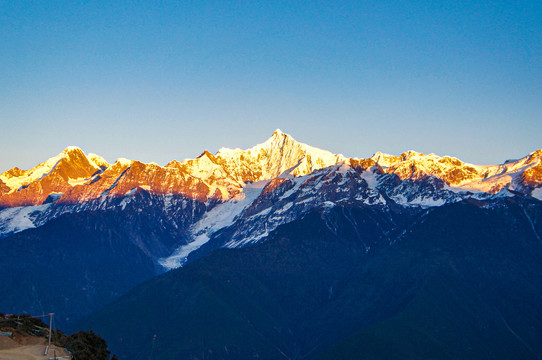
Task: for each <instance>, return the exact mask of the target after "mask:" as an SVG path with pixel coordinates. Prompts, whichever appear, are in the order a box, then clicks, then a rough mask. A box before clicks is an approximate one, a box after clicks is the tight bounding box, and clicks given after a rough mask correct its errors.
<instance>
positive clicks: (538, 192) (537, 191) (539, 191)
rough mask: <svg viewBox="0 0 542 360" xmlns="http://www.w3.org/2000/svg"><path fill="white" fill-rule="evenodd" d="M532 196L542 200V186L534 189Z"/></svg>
mask: <svg viewBox="0 0 542 360" xmlns="http://www.w3.org/2000/svg"><path fill="white" fill-rule="evenodd" d="M531 196H532V197H534V198H536V199H538V200H542V188H538V189H534V190H533V192H532V193H531Z"/></svg>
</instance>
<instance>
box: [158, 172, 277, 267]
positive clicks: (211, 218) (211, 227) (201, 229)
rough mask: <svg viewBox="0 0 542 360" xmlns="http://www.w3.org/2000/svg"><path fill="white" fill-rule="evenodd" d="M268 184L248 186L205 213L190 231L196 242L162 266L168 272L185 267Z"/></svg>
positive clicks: (182, 248)
mask: <svg viewBox="0 0 542 360" xmlns="http://www.w3.org/2000/svg"><path fill="white" fill-rule="evenodd" d="M268 183H269V180H264V181H258V182H255V183H252V184H248V185H247V186H246V187H245V188H244V189H243V192H242V193H240V194H238V195H237V196H236V197H235V198H233V199H231V200H229V201H227V202H224V203H222V204H219V205H217V206H215V207H214V208H212V209H211V210H210V211H208V212H207V213H205V215H203V218H201V220H199V221H198V222H197V223H195V224H194V225H192V227H191V229H190V230H191V232H192V235H193V236H194V241H192V242H191V243H189V244H186V245H183V246H181V247H180V248H178V249H177V250H175V251H174V252H173V254H172V255H171V256H168V257H166V258H162V259H160V260H159V263H160V265H162V266H163V267H165V268H166V269H168V270H171V269H175V268H178V267H181V266H183V264H184V263H185V262H186V259H187V257H188V255H189V254H190V253H191V252H192V251H194V250H196V249H198V248H199V247H200V246H202V245H203V244H205V243H206V242H207V241H209V240H210V238H211V236H212V235H213V233H214V232H216V231H217V230H220V229H222V228H225V227H227V226H230V225H231V224H233V222H234V220H235V218H236V217H237V216H239V215H240V214H241V213H242V212H243V210H244V209H245V208H246V207H248V206H249V205H250V204H252V202H253V201H254V200H256V198H257V197H258V196H259V195H260V194H261V192H262V190H263V188H264V187H265V186H266V185H267V184H268Z"/></svg>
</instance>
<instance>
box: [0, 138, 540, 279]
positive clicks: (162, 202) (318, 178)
mask: <svg viewBox="0 0 542 360" xmlns="http://www.w3.org/2000/svg"><path fill="white" fill-rule="evenodd" d="M142 195H145V196H142ZM509 196H524V197H533V198H536V199H539V200H542V150H537V151H534V152H532V153H530V154H528V155H527V156H525V157H523V158H521V159H518V160H514V161H507V162H505V163H504V164H501V165H489V166H482V165H473V164H468V163H464V162H462V161H460V160H458V159H456V158H453V157H449V156H444V157H440V156H437V155H434V154H429V155H424V154H421V153H417V152H414V151H408V152H405V153H403V154H400V155H398V156H394V155H388V154H383V153H376V154H375V155H373V156H372V157H370V158H367V159H357V158H347V157H345V156H343V155H340V154H332V153H330V152H328V151H325V150H320V149H317V148H314V147H311V146H308V145H306V144H302V143H299V142H297V141H296V140H294V139H293V138H292V137H291V136H290V135H287V134H285V133H283V132H281V131H280V130H276V131H275V132H274V133H273V135H272V136H271V137H270V138H269V139H268V140H267V141H265V142H264V143H262V144H259V145H256V146H254V147H252V148H250V149H247V150H241V149H225V148H223V149H220V150H219V151H218V152H217V153H216V154H211V153H209V152H208V151H204V152H203V153H202V154H201V155H200V156H198V157H197V158H195V159H187V160H184V161H182V162H179V161H172V162H170V163H168V164H167V165H166V166H159V165H157V164H155V163H149V164H145V163H142V162H139V161H133V160H127V159H118V160H117V161H116V162H114V163H113V164H109V163H108V162H107V161H106V160H104V159H103V158H102V157H100V156H98V155H95V154H85V153H84V152H83V151H82V150H81V149H79V148H77V147H68V148H66V149H65V150H64V151H62V152H61V153H60V154H59V155H57V156H55V157H52V158H50V159H49V160H47V161H45V162H43V163H41V164H39V165H37V166H36V167H34V168H32V169H30V170H21V169H19V168H13V169H10V170H8V171H6V172H4V173H2V174H1V175H0V208H1V209H2V210H1V211H0V237H6V236H8V235H10V234H13V233H16V232H20V231H22V230H25V229H28V228H33V227H38V226H41V225H43V224H45V223H47V222H48V221H50V220H52V219H54V218H57V217H58V216H60V215H61V214H64V213H74V212H80V211H106V210H111V209H114V210H117V211H123V210H124V209H125V208H126V207H127V206H130V207H133V208H135V209H138V211H145V209H148V208H149V207H153V208H154V209H159V212H160V213H161V214H162V217H161V220H160V221H161V223H165V224H166V225H167V226H168V227H171V228H177V229H181V230H182V231H181V232H182V233H186V234H187V235H186V236H180V238H179V241H178V244H177V245H176V246H175V247H176V248H175V249H174V250H173V252H172V253H171V254H170V255H169V256H163V254H158V253H152V251H150V250H148V249H146V251H147V252H150V255H151V256H154V258H155V259H154V260H155V261H156V262H157V263H159V264H161V265H162V266H163V267H165V268H167V269H169V268H175V267H179V266H182V265H183V264H184V263H185V261H186V260H187V257H188V256H189V254H191V253H192V252H194V251H195V250H196V249H198V248H200V247H201V246H202V245H204V244H206V243H208V242H209V241H210V240H212V239H217V240H216V241H215V242H217V244H218V246H225V247H240V246H245V245H248V244H253V243H255V242H257V241H258V240H260V239H262V238H264V237H265V236H266V235H267V234H268V233H269V232H270V231H271V230H273V229H275V228H276V227H277V226H278V225H281V224H284V223H287V222H289V221H292V220H294V219H297V218H299V217H300V216H302V215H303V214H305V213H306V212H307V211H308V210H310V209H312V208H315V207H333V206H335V205H344V204H351V205H353V206H363V207H364V206H376V207H382V208H385V207H390V206H393V207H397V206H399V207H405V208H408V209H425V208H428V207H435V206H440V205H443V204H446V203H452V202H458V201H461V200H464V199H468V198H473V199H476V200H485V199H490V198H495V197H509ZM226 232H227V234H228V235H227V236H225V235H224V234H225V233H226ZM218 239H221V240H220V241H222V242H220V241H219V240H218ZM368 250H369V247H367V251H368Z"/></svg>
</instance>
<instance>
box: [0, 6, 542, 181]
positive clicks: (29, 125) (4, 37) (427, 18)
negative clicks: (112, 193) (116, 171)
mask: <svg viewBox="0 0 542 360" xmlns="http://www.w3.org/2000/svg"><path fill="white" fill-rule="evenodd" d="M276 128H280V129H282V130H283V131H284V132H286V133H289V134H291V135H292V136H294V138H296V139H297V140H299V141H302V142H305V143H308V144H310V145H313V146H316V147H320V148H323V149H327V150H330V151H332V152H336V153H342V154H344V155H346V156H355V157H368V156H371V155H372V154H373V153H374V152H376V151H383V152H387V153H392V154H398V153H401V152H403V151H405V150H409V149H414V150H417V151H420V152H424V153H431V152H434V153H436V154H438V155H452V156H456V157H458V158H460V159H462V160H464V161H468V162H472V163H475V164H489V163H501V162H503V161H504V160H506V159H508V158H514V157H521V156H524V155H526V154H527V153H529V152H531V151H533V150H535V149H537V148H541V147H542V1H539V0H536V1H509V0H507V1H487V0H485V1H476V0H474V1H385V0H384V1H383V0H376V1H342V2H337V3H336V2H334V1H308V0H305V1H116V2H114V1H84V2H83V1H55V0H47V1H18V0H15V1H13V0H5V1H4V0H0V171H5V170H7V169H8V168H11V167H13V166H19V167H21V168H30V167H32V166H34V165H35V164H37V163H38V162H41V161H44V160H46V159H47V158H49V157H51V156H54V155H56V154H57V153H59V152H60V151H61V150H62V149H63V148H65V147H66V146H68V145H77V146H80V147H81V148H83V150H84V151H86V152H93V153H97V154H100V155H102V156H104V157H105V158H106V159H107V160H108V161H110V162H113V161H114V160H115V159H116V158H118V157H126V158H130V159H136V160H141V161H144V162H150V161H154V162H157V163H158V164H161V165H163V164H165V163H167V162H169V161H170V160H173V159H177V160H182V159H184V158H187V157H195V156H197V155H198V154H200V153H201V152H202V151H203V150H204V149H208V150H210V151H212V152H214V151H216V150H218V149H219V148H220V147H222V146H224V147H233V148H235V147H240V148H247V147H250V146H252V145H255V144H257V143H260V142H263V141H264V140H265V139H267V138H268V137H269V136H270V135H271V134H272V132H273V130H275V129H276Z"/></svg>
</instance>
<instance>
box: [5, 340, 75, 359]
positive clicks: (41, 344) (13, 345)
mask: <svg viewBox="0 0 542 360" xmlns="http://www.w3.org/2000/svg"><path fill="white" fill-rule="evenodd" d="M46 346H47V340H46V339H44V338H36V337H32V336H17V337H15V338H13V339H12V338H9V337H6V336H0V360H45V359H54V358H55V356H56V358H58V359H59V360H60V359H71V356H69V354H68V353H67V352H66V350H65V349H63V348H58V347H56V346H54V345H51V347H50V348H49V351H48V353H47V355H44V354H43V353H44V351H45V347H46Z"/></svg>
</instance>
